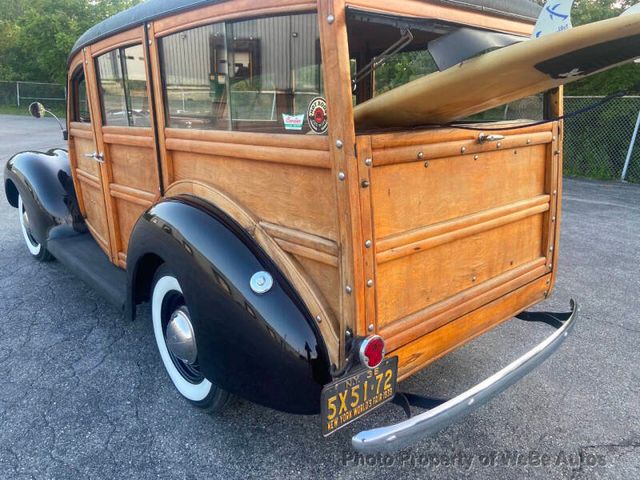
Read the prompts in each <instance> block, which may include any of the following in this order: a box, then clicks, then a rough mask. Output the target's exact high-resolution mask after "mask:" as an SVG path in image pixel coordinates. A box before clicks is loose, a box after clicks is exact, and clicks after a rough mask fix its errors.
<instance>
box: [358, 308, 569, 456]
mask: <svg viewBox="0 0 640 480" xmlns="http://www.w3.org/2000/svg"><path fill="white" fill-rule="evenodd" d="M577 313H578V305H577V303H576V302H575V301H573V300H571V313H570V315H569V317H568V318H567V320H566V321H564V322H563V323H562V324H561V326H560V327H559V328H558V330H556V331H555V332H554V333H553V335H551V336H550V337H548V338H547V339H546V340H545V341H543V342H542V343H540V344H539V345H538V346H536V347H535V348H533V349H532V350H530V351H529V352H527V353H526V354H525V355H523V356H522V357H520V358H519V359H517V360H516V361H515V362H513V363H511V364H510V365H508V366H507V367H505V368H503V369H502V370H500V371H499V372H497V373H495V374H494V375H492V376H491V377H489V378H487V379H486V380H485V381H483V382H481V383H479V384H478V385H476V386H475V387H473V388H471V389H469V390H467V391H466V392H464V393H462V394H460V395H458V396H457V397H455V398H453V399H451V400H449V401H447V402H445V403H442V404H441V405H439V406H437V407H435V408H433V409H432V410H428V411H426V412H424V413H422V414H420V415H417V416H415V417H412V418H409V419H408V420H405V421H403V422H400V423H397V424H395V425H389V426H387V427H380V428H374V429H372V430H367V431H364V432H360V433H358V434H357V435H355V436H354V437H353V438H352V439H351V443H352V444H353V447H354V448H355V449H356V450H357V451H359V452H361V453H365V454H368V453H378V452H393V451H397V450H400V449H402V448H403V447H406V446H408V445H411V444H412V443H415V442H417V441H418V440H420V439H423V438H425V437H428V436H430V435H433V434H435V433H436V432H438V431H439V430H441V429H443V428H445V427H446V426H448V425H450V424H452V423H454V422H456V421H457V420H459V419H460V418H461V417H463V416H465V415H467V414H469V413H470V412H471V411H473V410H475V409H476V408H478V407H479V406H481V405H483V404H485V403H486V402H488V401H489V400H490V399H491V398H493V397H494V396H496V395H497V394H499V393H500V392H502V391H503V390H505V389H506V388H508V387H509V386H511V385H513V384H514V383H516V382H517V381H518V380H520V379H521V378H522V377H524V376H525V375H526V374H527V373H529V372H530V371H531V370H533V369H534V368H536V367H537V366H538V365H540V364H541V363H542V362H544V361H545V360H546V359H547V358H548V357H549V356H551V354H552V353H553V352H555V351H556V349H557V348H558V347H559V346H560V345H561V344H562V342H563V341H564V339H565V338H566V337H567V336H568V335H569V332H571V330H572V329H573V327H574V325H575V322H576V318H577Z"/></svg>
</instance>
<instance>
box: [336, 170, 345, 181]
mask: <svg viewBox="0 0 640 480" xmlns="http://www.w3.org/2000/svg"><path fill="white" fill-rule="evenodd" d="M345 178H347V174H346V173H344V172H340V173H338V180H340V181H341V182H342V181H344V179H345Z"/></svg>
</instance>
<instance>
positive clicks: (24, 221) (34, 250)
mask: <svg viewBox="0 0 640 480" xmlns="http://www.w3.org/2000/svg"><path fill="white" fill-rule="evenodd" d="M18 217H19V219H20V229H21V230H22V237H23V238H24V243H25V244H26V245H27V248H28V249H29V253H30V254H31V256H33V257H34V258H35V259H37V260H40V261H43V262H44V261H48V260H51V259H52V258H53V257H52V256H51V254H50V253H49V252H48V251H47V249H46V247H45V246H43V245H42V244H40V243H38V241H37V240H36V239H35V238H34V236H33V234H32V233H31V225H30V222H29V215H28V213H27V209H26V207H25V205H24V203H23V202H22V196H20V195H18Z"/></svg>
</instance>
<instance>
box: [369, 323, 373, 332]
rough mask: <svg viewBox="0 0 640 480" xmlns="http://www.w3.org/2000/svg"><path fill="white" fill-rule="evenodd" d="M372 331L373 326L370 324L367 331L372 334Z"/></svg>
mask: <svg viewBox="0 0 640 480" xmlns="http://www.w3.org/2000/svg"><path fill="white" fill-rule="evenodd" d="M373 329H374V326H373V324H371V325H369V328H368V330H369V331H370V332H373Z"/></svg>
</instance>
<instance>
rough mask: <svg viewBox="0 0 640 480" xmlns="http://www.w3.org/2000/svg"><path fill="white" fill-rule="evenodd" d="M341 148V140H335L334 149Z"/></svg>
mask: <svg viewBox="0 0 640 480" xmlns="http://www.w3.org/2000/svg"><path fill="white" fill-rule="evenodd" d="M343 146H344V144H343V143H342V140H336V147H338V148H342V147H343Z"/></svg>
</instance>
